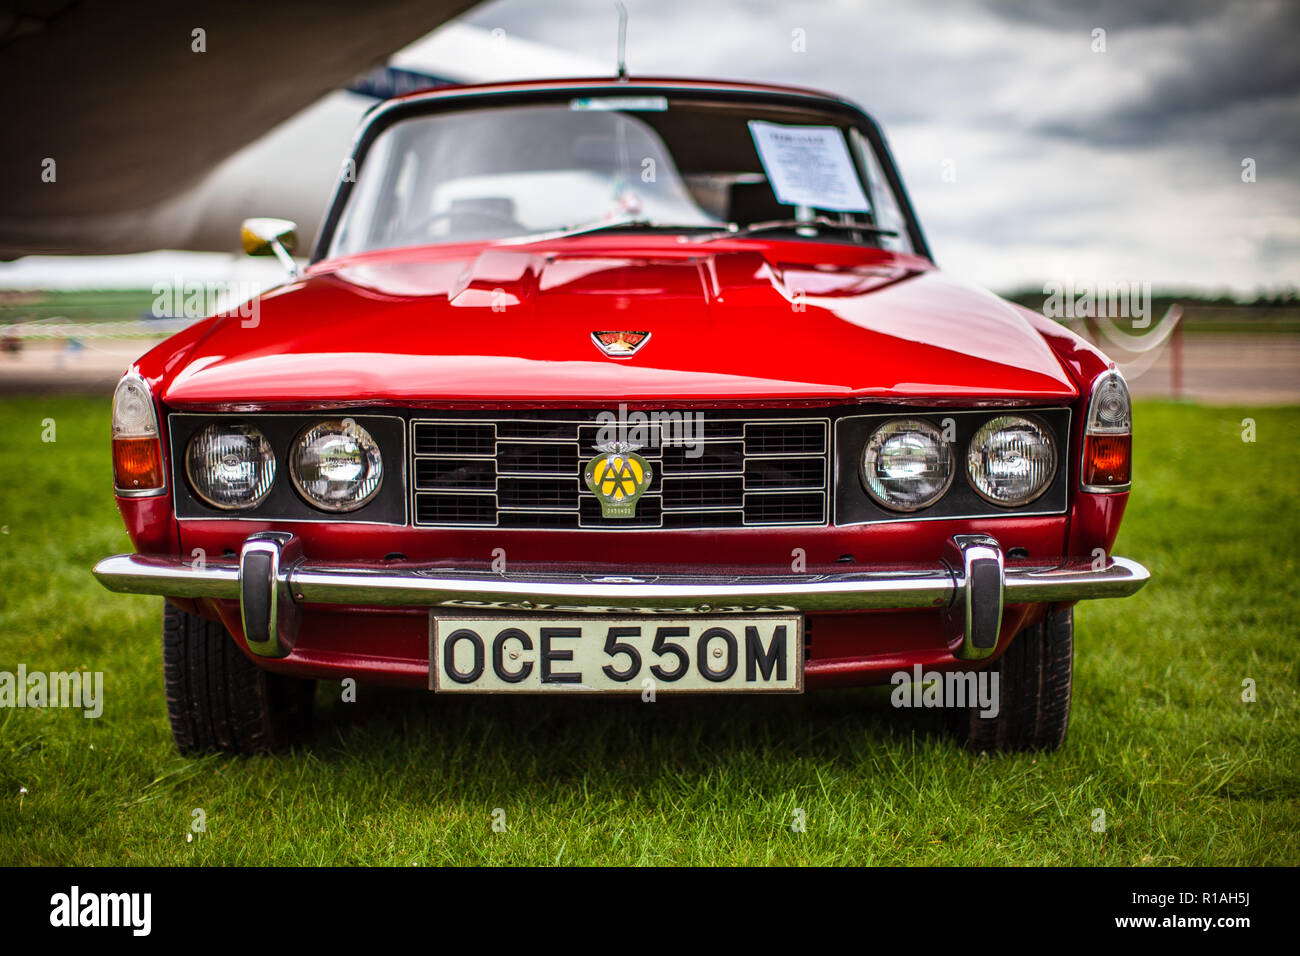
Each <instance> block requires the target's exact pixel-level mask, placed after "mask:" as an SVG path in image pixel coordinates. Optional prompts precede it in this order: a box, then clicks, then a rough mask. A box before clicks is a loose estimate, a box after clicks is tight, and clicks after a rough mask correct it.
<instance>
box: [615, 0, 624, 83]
mask: <svg viewBox="0 0 1300 956" xmlns="http://www.w3.org/2000/svg"><path fill="white" fill-rule="evenodd" d="M614 6H616V7H617V8H618V78H619V79H620V80H626V79H627V7H625V6H623V0H615V3H614Z"/></svg>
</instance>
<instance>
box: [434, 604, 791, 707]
mask: <svg viewBox="0 0 1300 956" xmlns="http://www.w3.org/2000/svg"><path fill="white" fill-rule="evenodd" d="M430 622H431V623H430V628H429V687H430V688H431V689H433V690H435V691H437V692H439V693H444V694H446V693H480V694H482V693H489V694H496V693H525V694H537V693H548V692H552V691H554V692H560V693H588V694H616V693H638V694H643V693H644V692H646V691H648V690H653V691H654V692H656V693H658V692H664V693H680V692H689V693H707V692H714V693H718V692H725V693H731V692H733V691H758V692H763V691H766V692H768V693H785V694H798V693H801V692H802V691H803V618H802V617H800V616H798V615H790V616H770V615H769V616H764V617H735V618H732V617H728V618H722V617H712V618H694V617H690V618H645V617H624V618H609V617H599V618H592V619H590V620H574V619H567V620H557V619H552V620H545V619H541V620H538V619H534V618H468V617H443V618H439V617H437V616H435V615H432V614H431V615H430Z"/></svg>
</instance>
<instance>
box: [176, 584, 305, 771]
mask: <svg viewBox="0 0 1300 956" xmlns="http://www.w3.org/2000/svg"><path fill="white" fill-rule="evenodd" d="M162 657H163V685H164V687H165V689H166V692H167V717H168V719H169V720H170V721H171V727H172V737H173V738H174V739H175V741H176V749H177V750H179V751H180V752H181V753H182V754H185V755H190V754H200V753H208V752H213V751H217V752H221V753H233V754H254V753H265V752H269V751H273V750H280V749H282V748H284V747H287V746H288V745H289V744H290V743H292V742H293V741H294V740H295V739H297V738H299V737H300V736H301V735H302V734H303V733H305V731H306V730H307V728H308V726H309V724H310V721H311V700H312V694H313V692H314V691H315V686H316V682H315V681H311V680H299V679H296V678H292V677H284V676H283V675H280V674H272V673H269V672H267V671H264V670H262V669H261V668H260V667H258V666H257V665H256V664H254V663H253V662H252V661H250V660H249V659H248V658H247V657H246V656H245V655H244V652H243V651H241V650H240V649H239V645H238V644H237V643H236V642H235V639H234V638H233V637H232V636H231V635H230V632H229V631H227V630H226V629H225V627H223V626H222V625H221V623H220V622H218V621H210V620H208V619H207V618H204V617H199V616H198V615H196V614H189V613H188V612H186V611H182V610H181V609H180V608H178V607H175V606H174V605H172V604H170V603H167V604H164V606H163V622H162Z"/></svg>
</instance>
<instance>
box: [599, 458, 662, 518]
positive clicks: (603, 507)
mask: <svg viewBox="0 0 1300 956" xmlns="http://www.w3.org/2000/svg"><path fill="white" fill-rule="evenodd" d="M638 447H640V446H638V445H633V444H632V443H630V442H618V441H616V442H607V443H605V444H603V445H597V446H596V449H597V450H598V451H600V452H601V454H600V455H598V456H597V457H595V458H593V459H592V460H591V461H589V462H587V466H586V467H585V468H584V469H583V470H582V476H583V478H585V479H586V481H587V487H588V488H590V489H591V493H592V494H593V495H595V496H596V497H597V498H598V499H599V500H600V513H601V515H602V516H603V517H606V518H632V517H635V516H636V502H637V499H638V498H640V497H641V495H642V494H644V493H645V490H646V489H647V488H649V487H650V479H652V478H653V477H654V470H653V469H651V467H650V463H649V462H648V461H646V460H645V459H644V458H642V457H641V456H640V455H638V454H637V453H636V451H635V449H636V448H638Z"/></svg>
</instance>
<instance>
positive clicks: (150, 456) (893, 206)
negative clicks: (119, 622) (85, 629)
mask: <svg viewBox="0 0 1300 956" xmlns="http://www.w3.org/2000/svg"><path fill="white" fill-rule="evenodd" d="M343 171H344V172H343V175H342V176H341V177H340V182H339V184H338V187H337V190H336V194H335V196H334V198H333V201H332V204H331V205H330V208H329V212H328V215H327V217H326V219H325V221H324V225H323V227H322V229H321V233H320V236H319V239H318V241H317V244H316V247H315V250H314V252H313V253H312V256H311V261H310V264H309V265H308V266H307V268H306V270H305V271H304V272H303V274H301V275H298V274H297V273H296V270H295V271H294V274H293V275H292V277H291V278H290V280H289V281H288V282H287V283H285V284H284V285H282V286H280V287H278V288H276V289H274V290H272V291H270V292H268V293H266V294H265V295H262V296H261V297H259V298H258V299H256V300H254V301H253V302H252V303H250V306H251V307H250V308H249V309H247V310H240V311H238V312H237V313H232V314H230V315H225V316H216V317H212V318H209V319H206V320H204V321H201V322H198V323H197V324H195V325H193V326H192V327H190V328H189V329H187V330H186V331H184V332H181V333H179V334H177V335H175V336H173V337H172V338H170V339H168V340H167V341H165V342H163V343H162V344H161V345H159V346H158V347H157V348H155V349H153V350H152V351H151V352H149V353H148V354H146V355H145V356H143V357H142V358H141V359H140V360H139V361H138V362H137V363H136V364H135V366H133V367H132V368H131V369H130V370H129V371H128V372H127V374H126V376H125V377H124V378H123V379H122V381H121V383H120V385H119V386H118V388H117V391H116V394H115V396H114V399H113V463H114V476H115V484H116V494H117V502H118V506H119V508H120V509H121V512H122V516H123V517H124V519H125V521H126V526H127V529H128V531H129V532H130V536H131V539H132V541H133V543H134V546H135V549H136V552H137V553H135V554H127V555H118V556H115V557H110V558H107V559H105V560H103V561H101V562H100V563H99V564H98V565H97V566H96V568H95V575H96V576H97V577H98V579H99V580H100V581H101V582H102V583H103V584H104V585H105V586H106V587H108V588H110V589H112V590H114V591H121V592H127V593H145V594H157V595H162V596H164V597H165V598H166V603H165V605H164V610H163V663H164V677H165V682H166V691H167V702H168V710H169V715H170V718H171V724H172V729H173V732H174V734H175V738H176V742H177V744H178V746H179V748H180V750H181V751H182V752H185V753H190V752H197V751H203V750H210V749H217V750H225V751H236V752H251V751H257V750H264V749H269V748H274V747H277V746H281V745H283V744H285V743H286V742H288V741H290V740H291V739H292V737H293V735H294V733H295V732H296V731H297V730H298V729H299V728H301V726H302V718H304V717H306V716H308V715H309V714H310V707H311V696H312V689H313V686H314V681H315V680H316V679H328V680H336V681H337V680H343V679H347V678H352V679H354V680H356V681H359V682H367V681H369V682H376V683H388V684H398V685H405V686H409V687H422V688H423V687H427V688H429V689H431V690H433V691H434V692H436V693H506V692H523V693H566V694H572V693H592V694H624V695H628V694H636V695H640V696H641V698H642V699H643V700H646V701H653V700H655V699H656V696H657V695H658V694H663V695H665V696H666V697H667V696H672V695H674V694H679V693H705V692H723V693H746V692H778V693H800V692H802V691H804V690H808V689H813V688H820V687H831V686H846V685H847V686H855V685H865V684H872V683H893V684H895V686H896V690H895V693H894V695H893V698H892V699H893V700H894V702H895V703H896V704H898V705H900V706H911V705H914V704H920V705H923V706H924V705H928V704H934V703H936V702H937V703H939V704H942V705H945V706H948V707H949V708H950V709H951V711H952V713H953V715H954V716H955V718H956V721H955V723H956V725H957V727H958V728H959V733H960V735H961V736H962V738H963V739H964V740H966V741H967V742H968V743H969V744H971V745H972V746H975V747H977V748H981V749H1050V748H1055V747H1057V746H1059V745H1060V744H1061V742H1062V741H1063V739H1064V736H1065V731H1066V724H1067V720H1068V717H1069V708H1070V680H1071V670H1072V661H1073V643H1072V627H1073V607H1074V604H1075V602H1076V601H1079V600H1083V599H1086V598H1102V597H1121V596H1125V595H1129V594H1132V593H1133V592H1134V591H1136V590H1137V589H1138V588H1140V587H1141V586H1142V585H1143V584H1144V583H1145V581H1146V580H1147V577H1148V575H1147V572H1146V571H1145V570H1144V569H1143V568H1142V567H1141V566H1140V565H1138V564H1136V563H1135V562H1133V561H1129V560H1126V559H1124V558H1120V557H1115V556H1113V555H1111V553H1110V552H1111V546H1112V544H1113V542H1114V540H1115V535H1116V532H1117V531H1118V528H1119V523H1120V519H1121V517H1122V515H1123V513H1124V507H1125V504H1126V503H1127V501H1128V490H1129V479H1130V455H1131V452H1130V432H1131V412H1130V400H1129V394H1128V389H1127V387H1126V386H1125V383H1124V379H1123V377H1122V376H1121V375H1120V373H1119V371H1118V370H1117V368H1116V367H1115V365H1114V363H1112V362H1110V361H1108V360H1107V358H1106V357H1105V356H1104V355H1102V354H1101V353H1100V352H1098V351H1097V350H1096V349H1095V348H1093V347H1092V346H1091V345H1089V344H1088V343H1086V342H1084V341H1082V340H1080V339H1079V338H1078V337H1076V336H1075V335H1073V334H1071V333H1070V332H1069V331H1067V330H1065V329H1063V328H1061V327H1060V326H1059V325H1057V324H1056V323H1054V322H1051V321H1048V320H1047V319H1045V318H1044V317H1043V316H1041V315H1038V314H1035V313H1033V312H1030V311H1027V310H1025V309H1023V308H1020V307H1018V306H1015V305H1012V304H1010V303H1008V302H1005V301H1003V300H1001V299H998V298H997V297H995V296H993V295H991V294H989V293H987V292H984V291H981V290H979V289H975V288H971V287H969V286H966V285H963V284H961V283H959V282H957V281H955V280H953V279H951V278H949V277H947V276H945V275H944V274H943V273H942V272H940V271H939V270H938V269H937V268H936V266H935V264H934V262H933V261H932V259H931V256H930V252H929V249H928V247H927V246H926V242H925V238H924V236H923V235H922V232H921V228H920V225H919V224H918V223H917V221H916V217H915V215H914V213H913V211H912V207H911V205H910V203H909V201H908V198H907V194H906V192H905V191H904V189H903V185H902V183H901V181H900V179H899V175H898V171H897V169H896V167H895V165H894V162H893V160H892V159H891V157H890V154H889V150H888V148H887V146H886V144H885V141H884V139H883V137H882V135H881V132H880V129H879V128H878V127H877V126H876V124H875V123H874V122H873V121H872V120H871V119H870V118H869V117H868V116H867V115H866V114H864V113H863V112H862V111H861V110H859V109H858V108H856V107H855V106H853V105H851V104H849V103H847V102H845V101H844V100H842V99H838V98H835V97H833V96H828V95H826V94H822V93H816V92H811V91H807V90H799V89H789V88H782V87H771V86H759V85H752V84H739V83H721V82H697V81H682V80H651V79H637V80H625V79H624V80H616V79H607V80H606V79H601V80H580V81H563V82H555V81H551V82H533V83H520V84H502V85H492V86H477V87H459V88H450V89H442V90H436V91H430V92H425V93H418V94H414V95H411V96H407V97H403V98H400V99H396V100H392V101H388V102H385V103H383V104H382V105H380V106H378V107H376V108H375V109H374V110H372V111H371V112H370V114H369V115H368V116H367V118H366V120H365V122H364V124H363V127H362V129H361V130H360V132H359V134H358V137H357V139H356V142H355V146H354V151H353V155H352V157H351V159H350V160H349V161H348V162H346V163H345V164H344V166H343ZM243 238H244V244H245V248H246V249H247V250H248V251H250V252H252V253H254V254H274V255H277V256H279V257H280V258H281V259H282V260H283V261H284V262H285V263H286V265H288V266H289V267H290V268H291V269H293V260H292V258H290V256H289V255H288V252H289V251H291V249H292V240H293V224H292V223H288V222H285V221H282V220H250V221H249V222H248V223H246V224H245V228H244V236H243ZM963 692H964V693H963ZM954 695H955V696H954ZM989 695H991V696H989Z"/></svg>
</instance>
